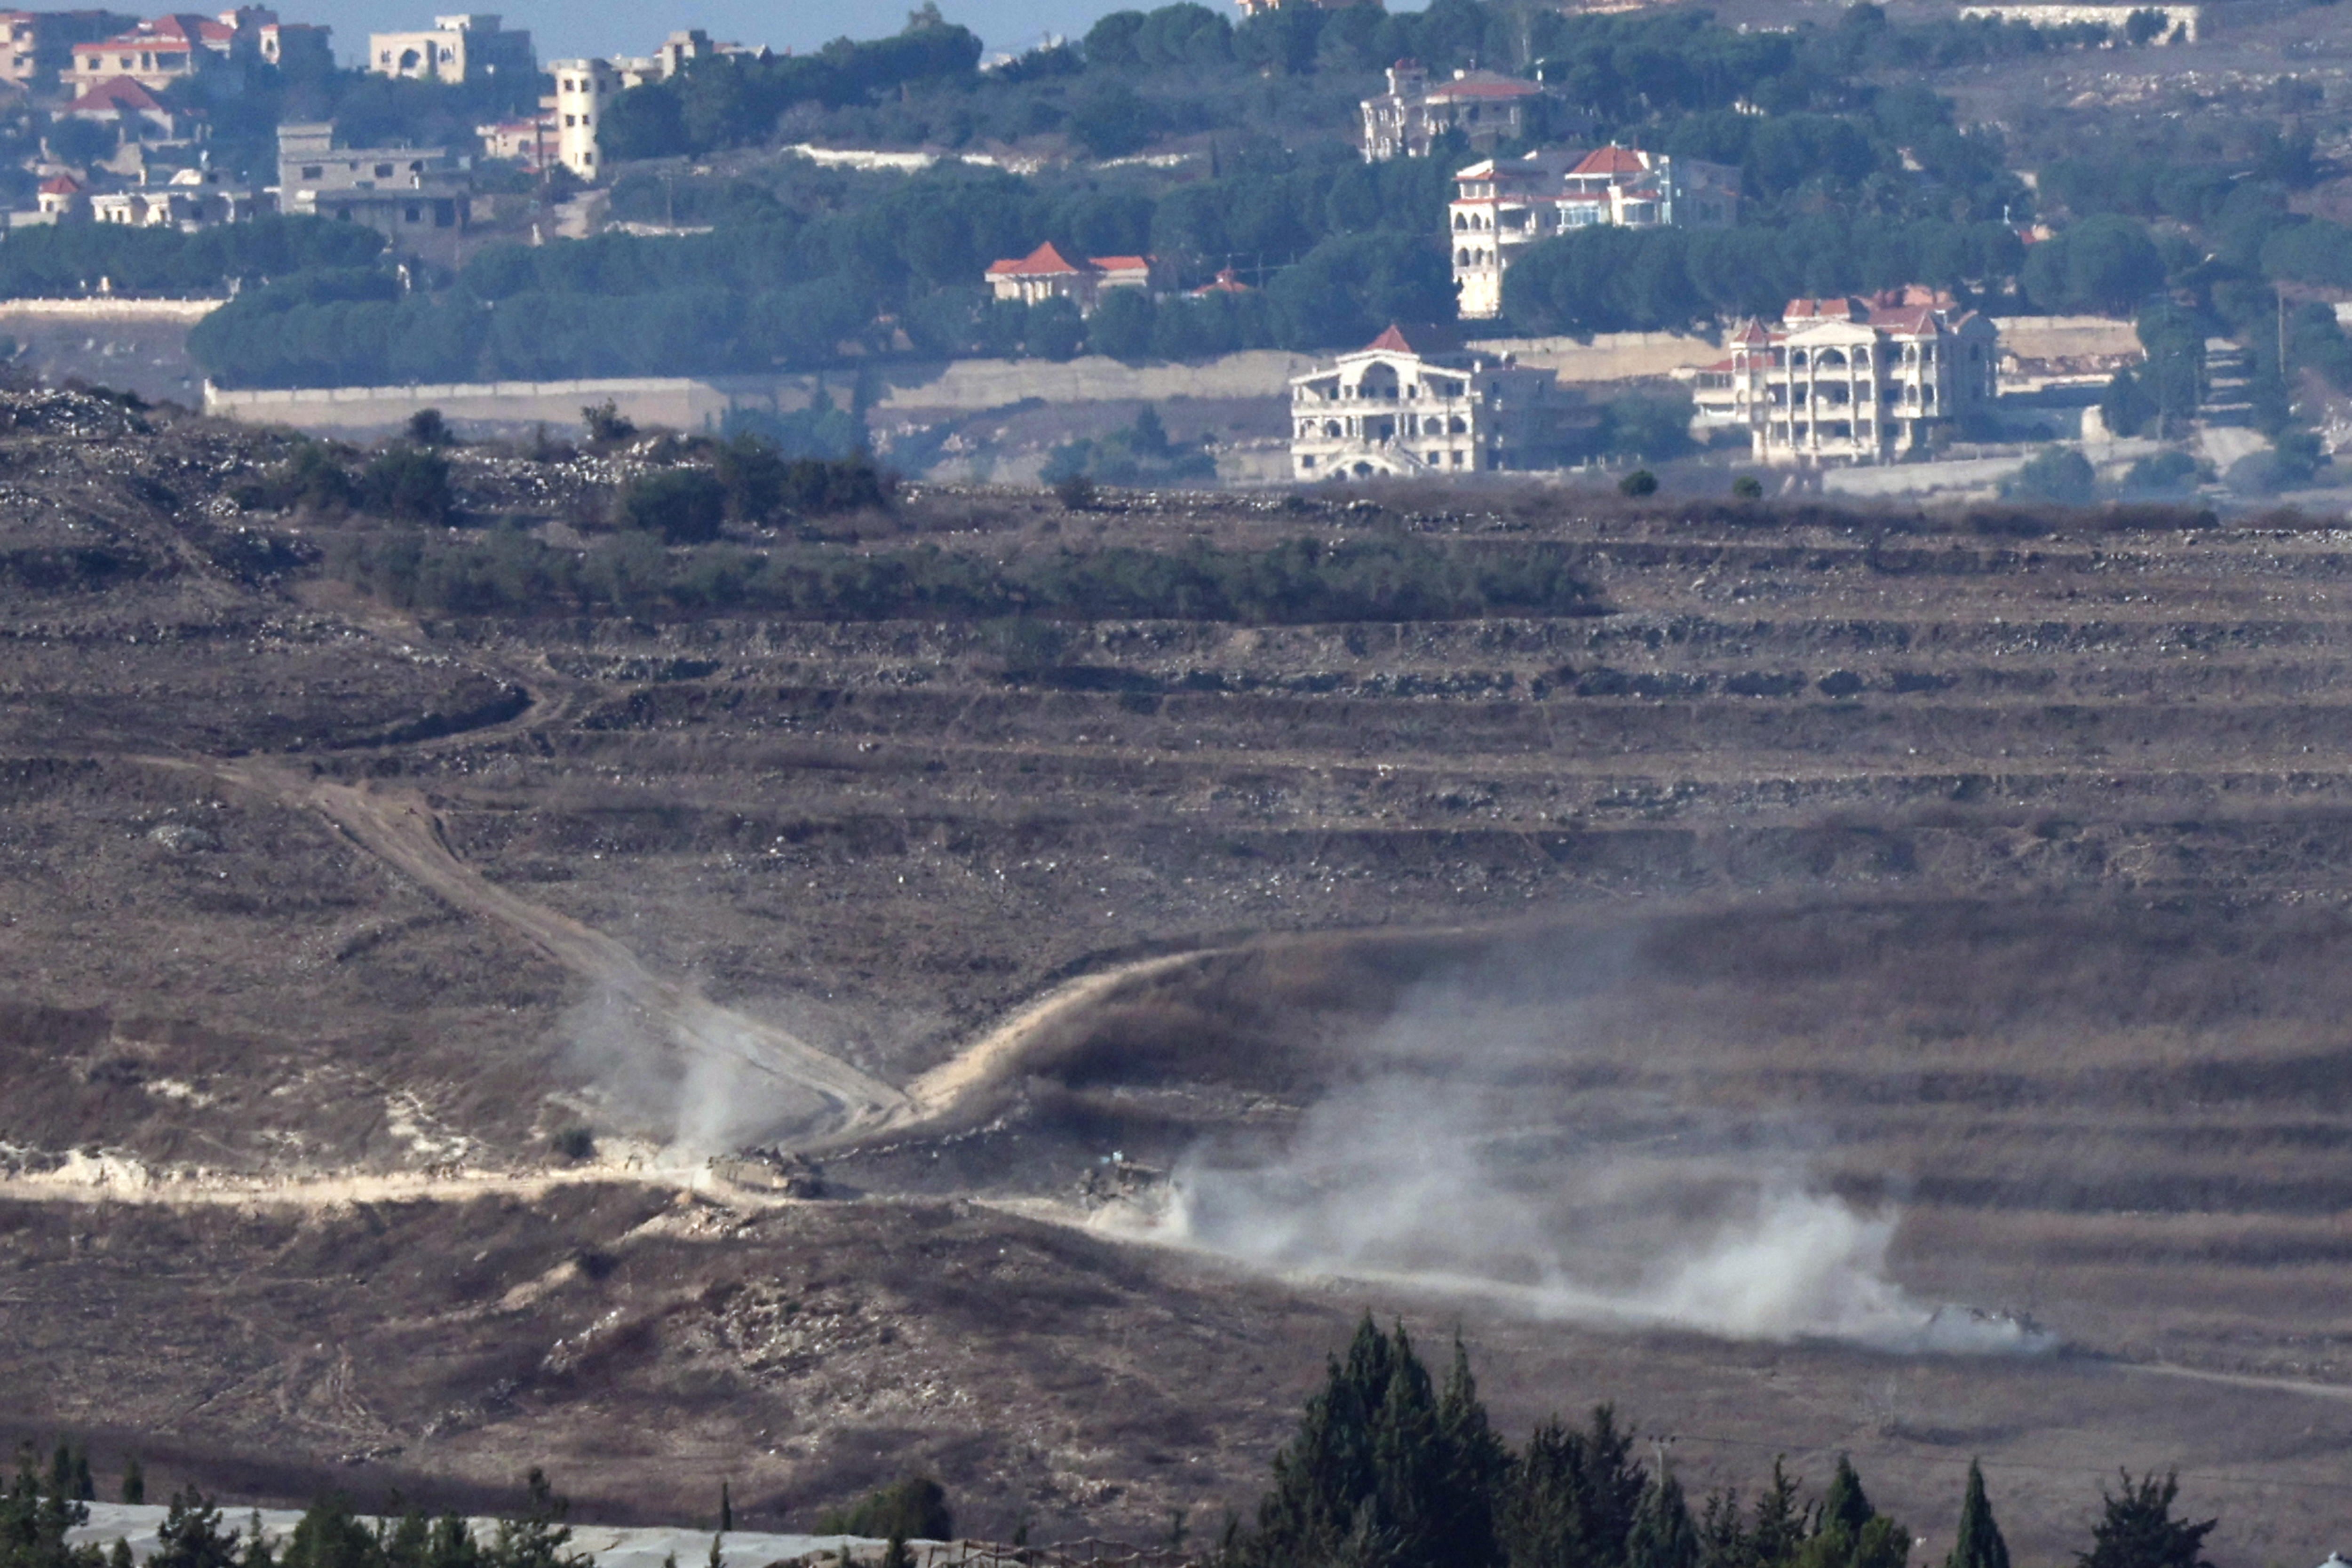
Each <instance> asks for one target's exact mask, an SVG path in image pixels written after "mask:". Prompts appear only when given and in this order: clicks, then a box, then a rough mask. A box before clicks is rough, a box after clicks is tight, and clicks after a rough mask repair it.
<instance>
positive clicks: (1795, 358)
mask: <svg viewBox="0 0 2352 1568" xmlns="http://www.w3.org/2000/svg"><path fill="white" fill-rule="evenodd" d="M1423 254H1427V253H1426V252H1424V253H1423ZM1789 364H1790V368H1791V369H1795V370H1802V369H1803V368H1804V365H1805V351H1804V350H1802V349H1790V351H1789Z"/></svg>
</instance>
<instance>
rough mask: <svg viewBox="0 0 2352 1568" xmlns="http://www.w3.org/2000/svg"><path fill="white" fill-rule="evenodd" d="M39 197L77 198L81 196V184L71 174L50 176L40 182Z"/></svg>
mask: <svg viewBox="0 0 2352 1568" xmlns="http://www.w3.org/2000/svg"><path fill="white" fill-rule="evenodd" d="M41 195H45V196H78V195H81V182H80V181H79V180H77V179H75V178H74V177H73V176H72V175H71V174H52V175H50V176H49V177H48V178H47V179H46V180H43V181H42V182H41Z"/></svg>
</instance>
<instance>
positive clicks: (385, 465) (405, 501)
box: [358, 446, 454, 522]
mask: <svg viewBox="0 0 2352 1568" xmlns="http://www.w3.org/2000/svg"><path fill="white" fill-rule="evenodd" d="M358 501H359V505H360V507H361V509H362V510H366V511H373V512H381V513H383V515H385V516H387V517H398V518H405V519H407V520H409V521H413V522H446V521H448V518H449V511H450V509H451V507H452V505H453V504H454V502H453V500H452V498H451V496H450V492H449V460H448V459H447V458H444V457H442V456H441V455H440V454H439V453H437V452H427V451H424V450H422V449H420V448H418V447H408V446H395V447H385V448H384V449H383V451H381V452H378V453H377V454H376V455H375V456H374V457H373V458H371V459H369V462H368V466H367V468H365V469H364V470H362V472H361V474H360V482H359V495H358Z"/></svg>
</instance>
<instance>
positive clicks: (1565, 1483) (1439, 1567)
mask: <svg viewBox="0 0 2352 1568" xmlns="http://www.w3.org/2000/svg"><path fill="white" fill-rule="evenodd" d="M2178 1495H2179V1482H2178V1479H2177V1478H2176V1477H2174V1476H2170V1475H2167V1476H2165V1477H2163V1478H2161V1479H2159V1478H2158V1477H2156V1476H2153V1475H2148V1476H2141V1477H2138V1478H2134V1477H2132V1476H2130V1475H2128V1474H2126V1475H2123V1476H2121V1478H2120V1486H2119V1487H2118V1489H2116V1490H2115V1491H2112V1492H2108V1493H2105V1499H2104V1502H2105V1506H2104V1509H2103V1511H2102V1513H2101V1517H2100V1519H2099V1521H2098V1522H2097V1524H2096V1525H2095V1527H2094V1529H2093V1531H2092V1537H2091V1542H2090V1544H2089V1546H2088V1547H2087V1548H2086V1549H2084V1550H2083V1551H2081V1552H2077V1553H2076V1554H2075V1563H2077V1565H2078V1568H2211V1565H2210V1563H2206V1561H2205V1558H2204V1542H2205V1538H2206V1537H2207V1536H2208V1535H2209V1534H2210V1533H2211V1532H2212V1531H2213V1529H2214V1527H2215V1524H2216V1523H2217V1521H2213V1520H2206V1521H2201V1522H2196V1523H2191V1522H2187V1521H2179V1520H2176V1519H2174V1518H2173V1516H2172V1505H2173V1503H2174V1501H2175V1500H2176V1499H2177V1498H2178ZM1913 1539H1914V1538H1913V1536H1912V1533H1911V1531H1910V1530H1909V1529H1908V1528H1906V1526H1905V1525H1904V1524H1903V1523H1902V1522H1900V1521H1896V1520H1894V1519H1891V1518H1889V1517H1888V1516H1886V1515H1885V1514H1884V1513H1881V1512H1880V1511H1879V1510H1877V1508H1875V1507H1874V1505H1873V1504H1872V1502H1871V1501H1870V1499H1869V1497H1868V1495H1867V1494H1866V1493H1865V1492H1864V1489H1863V1484H1862V1478H1861V1476H1860V1475H1859V1474H1857V1473H1856V1472H1855V1470H1854V1468H1853V1464H1852V1463H1851V1462H1850V1461H1849V1460H1847V1459H1846V1458H1843V1456H1841V1457H1840V1458H1839V1459H1838V1462H1837V1468H1836V1471H1835V1473H1834V1474H1833V1475H1832V1477H1831V1479H1830V1483H1829V1486H1828V1488H1827V1489H1825V1490H1824V1491H1823V1492H1822V1494H1821V1495H1820V1496H1819V1497H1818V1498H1811V1499H1809V1498H1808V1497H1807V1496H1806V1495H1805V1493H1804V1490H1803V1489H1802V1486H1801V1482H1800V1481H1799V1479H1797V1478H1796V1477H1793V1476H1791V1475H1790V1473H1789V1470H1788V1468H1787V1466H1786V1465H1785V1464H1784V1463H1783V1462H1781V1461H1780V1460H1778V1459H1776V1460H1774V1461H1773V1465H1772V1473H1771V1477H1770V1479H1769V1480H1768V1481H1766V1482H1765V1483H1764V1485H1763V1486H1762V1488H1761V1489H1759V1491H1758V1492H1757V1493H1756V1495H1755V1497H1754V1499H1753V1500H1752V1501H1750V1500H1743V1498H1742V1497H1741V1495H1740V1493H1739V1491H1738V1489H1736V1488H1727V1489H1723V1490H1720V1491H1716V1492H1713V1493H1710V1494H1709V1495H1708V1496H1707V1497H1706V1499H1705V1500H1703V1501H1702V1502H1701V1503H1700V1504H1699V1505H1698V1506H1697V1507H1696V1509H1694V1508H1693V1506H1692V1504H1691V1501H1690V1500H1689V1499H1688V1498H1687V1497H1685V1494H1684V1492H1683V1489H1682V1485H1681V1483H1680V1481H1678V1480H1677V1479H1675V1474H1674V1472H1673V1470H1672V1469H1671V1468H1667V1467H1665V1466H1664V1465H1660V1466H1658V1467H1657V1468H1652V1467H1650V1466H1647V1465H1644V1464H1643V1461H1642V1459H1641V1458H1640V1454H1639V1449H1638V1447H1637V1444H1636V1442H1635V1438H1634V1434H1633V1430H1632V1428H1631V1427H1628V1426H1621V1425H1620V1424H1619V1422H1618V1419H1617V1415H1616V1413H1615V1412H1614V1410H1612V1408H1611V1407H1610V1406H1608V1405H1602V1406H1601V1407H1600V1408H1599V1409H1597V1410H1595V1411H1594V1412H1593V1413H1592V1415H1591V1421H1590V1423H1589V1424H1588V1425H1587V1426H1585V1427H1584V1428H1583V1429H1581V1430H1576V1429H1571V1428H1570V1427H1567V1426H1563V1425H1562V1424H1561V1423H1560V1422H1559V1420H1558V1419H1554V1420H1551V1421H1549V1422H1547V1423H1545V1424H1544V1425H1543V1426H1538V1428H1537V1429H1536V1430H1535V1432H1534V1433H1533V1434H1532V1435H1531V1436H1529V1437H1528V1442H1527V1445H1526V1446H1525V1447H1521V1448H1517V1449H1514V1448H1513V1447H1511V1446H1510V1445H1509V1444H1508V1443H1507V1442H1506V1441H1505V1440H1504V1439H1503V1438H1502V1436H1500V1435H1499V1434H1497V1433H1496V1431H1495V1429H1494V1427H1493V1426H1492V1425H1491V1424H1490V1422H1489V1421H1488V1419H1487V1415H1486V1407H1485V1406H1484V1405H1482V1404H1481V1403H1480V1401H1479V1398H1478V1391H1477V1386H1476V1384H1475V1381H1474V1380H1473V1378H1472V1376H1471V1373H1470V1365H1469V1360H1468V1357H1467V1356H1466V1355H1465V1353H1464V1352H1463V1349H1462V1346H1461V1344H1460V1343H1459V1342H1456V1343H1455V1345H1454V1364H1453V1368H1452V1371H1451V1373H1450V1374H1449V1375H1448V1376H1447V1378H1446V1379H1445V1382H1444V1386H1443V1387H1442V1388H1441V1387H1439V1386H1438V1385H1437V1384H1436V1383H1435V1381H1434V1380H1433V1378H1432V1377H1431V1375H1430V1373H1429V1371H1428V1369H1427V1368H1426V1367H1424V1366H1423V1363H1422V1362H1421V1360H1420V1358H1419V1357H1418V1355H1416V1353H1415V1352H1414V1351H1413V1348H1412V1343H1411V1342H1410V1341H1409V1340H1408V1339H1407V1338H1406V1336H1405V1333H1404V1331H1403V1329H1402V1328H1401V1327H1400V1328H1399V1329H1398V1330H1397V1331H1395V1332H1394V1333H1387V1332H1383V1331H1381V1329H1380V1328H1379V1327H1378V1326H1377V1325H1375V1324H1374V1323H1373V1322H1372V1321H1371V1320H1370V1318H1367V1319H1365V1321H1363V1323H1362V1324H1361V1325H1360V1327H1359V1328H1358V1329H1357V1331H1356V1336H1355V1340H1354V1342H1352V1343H1351V1344H1349V1347H1348V1350H1347V1353H1346V1355H1345V1356H1344V1357H1339V1358H1334V1359H1333V1360H1332V1362H1331V1363H1330V1366H1329V1371H1328V1376H1327V1377H1326V1378H1325V1381H1324V1385H1323V1387H1322V1388H1321V1389H1320V1390H1319V1391H1318V1392H1317V1393H1316V1394H1314V1395H1313V1396H1312V1397H1311V1398H1309V1399H1308V1400H1307V1409H1306V1413H1305V1415H1304V1416H1303V1417H1302V1419H1301V1420H1300V1422H1299V1426H1298V1430H1297V1434H1296V1435H1295V1436H1293V1437H1292V1438H1291V1440H1290V1442H1289V1443H1288V1444H1287V1445H1286V1446H1285V1447H1283V1449H1282V1451H1281V1452H1280V1453H1279V1454H1277V1455H1276V1457H1275V1461H1274V1478H1273V1485H1272V1487H1271V1489H1269V1490H1268V1491H1267V1492H1266V1494H1265V1498H1264V1500H1262V1501H1261V1502H1260V1503H1259V1505H1258V1509H1257V1517H1256V1523H1255V1528H1246V1527H1244V1525H1243V1524H1242V1523H1241V1522H1240V1521H1232V1522H1229V1523H1228V1525H1227V1527H1226V1531H1225V1536H1224V1539H1223V1542H1222V1543H1221V1544H1220V1546H1219V1548H1218V1551H1217V1553H1216V1557H1217V1564H1218V1568H1905V1565H1906V1563H1907V1562H1908V1561H1909V1558H1910V1553H1911V1545H1912V1541H1913ZM1944 1568H2010V1558H2009V1547H2008V1544H2007V1542H2005V1541H2004V1540H2003V1539H2002V1537H2001V1532H2000V1525H1999V1524H1998V1523H1997V1522H1996V1521H1995V1520H1994V1518H1993V1511H1992V1505H1991V1502H1990V1499H1989V1498H1988V1496H1987V1493H1986V1490H1985V1482H1984V1472H1983V1469H1982V1468H1980V1467H1979V1465H1977V1464H1976V1463H1975V1462H1973V1461H1971V1463H1970V1464H1969V1475H1968V1481H1967V1484H1966V1487H1965V1489H1964V1491H1963V1493H1962V1496H1961V1500H1960V1517H1959V1524H1958V1531H1957V1533H1956V1536H1955V1539H1954V1542H1953V1544H1952V1549H1951V1551H1950V1552H1949V1553H1948V1555H1947V1556H1946V1557H1945V1559H1944Z"/></svg>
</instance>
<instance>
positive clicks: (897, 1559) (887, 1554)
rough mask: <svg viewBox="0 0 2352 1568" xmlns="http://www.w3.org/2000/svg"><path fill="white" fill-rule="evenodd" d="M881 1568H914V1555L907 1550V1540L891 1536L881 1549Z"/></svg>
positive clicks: (895, 1535) (900, 1536)
mask: <svg viewBox="0 0 2352 1568" xmlns="http://www.w3.org/2000/svg"><path fill="white" fill-rule="evenodd" d="M882 1568H915V1554H914V1553H913V1552H909V1551H908V1550H907V1538H906V1537H905V1536H903V1535H898V1534H893V1535H892V1536H891V1537H890V1540H889V1542H888V1543H887V1544H886V1545H885V1546H884V1547H883V1548H882Z"/></svg>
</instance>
